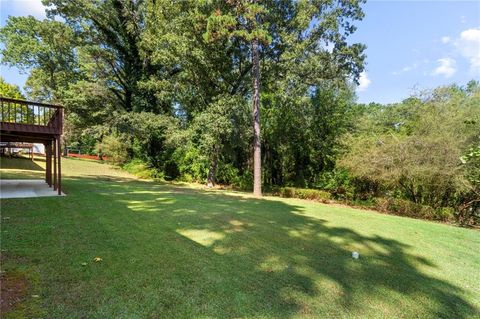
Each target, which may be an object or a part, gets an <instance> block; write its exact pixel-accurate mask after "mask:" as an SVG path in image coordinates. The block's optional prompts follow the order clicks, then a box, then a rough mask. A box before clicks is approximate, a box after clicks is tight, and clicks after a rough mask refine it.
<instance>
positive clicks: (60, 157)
mask: <svg viewBox="0 0 480 319" xmlns="http://www.w3.org/2000/svg"><path fill="white" fill-rule="evenodd" d="M57 157H58V174H57V176H58V183H57V190H58V195H62V160H61V159H62V145H61V143H60V136H58V137H57Z"/></svg>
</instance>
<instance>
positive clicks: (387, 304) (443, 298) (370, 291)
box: [63, 178, 477, 318]
mask: <svg viewBox="0 0 480 319" xmlns="http://www.w3.org/2000/svg"><path fill="white" fill-rule="evenodd" d="M65 188H66V189H67V191H68V192H69V193H70V196H69V198H68V200H69V201H73V202H75V201H79V202H81V201H83V200H85V198H84V197H83V194H85V193H86V192H88V193H89V194H91V196H90V197H89V200H90V201H91V202H93V201H96V202H97V205H98V206H99V207H102V208H103V209H102V210H101V211H97V212H94V210H95V209H97V210H98V207H95V206H92V212H91V215H86V214H82V218H85V219H86V221H87V223H90V224H91V225H93V224H95V227H96V228H95V236H103V237H100V240H101V242H102V245H105V242H106V243H111V244H110V246H108V247H107V248H100V247H98V248H97V250H98V251H101V249H104V250H105V251H104V252H103V256H105V259H109V258H110V259H112V260H116V261H117V262H118V263H122V264H121V266H120V265H111V266H109V267H112V268H110V269H109V268H108V267H106V268H105V270H104V271H105V272H104V273H103V274H102V277H100V278H102V280H100V281H99V280H98V279H97V280H96V282H95V284H96V289H95V290H92V291H91V293H92V294H94V295H95V294H97V295H98V297H100V296H101V298H103V299H101V298H99V300H103V301H102V302H103V303H115V304H117V303H118V306H117V307H124V308H128V309H129V310H128V311H130V315H132V316H133V315H134V314H135V313H136V311H139V312H140V311H143V314H146V315H149V316H152V317H165V318H168V317H172V316H175V317H202V316H203V317H215V318H237V317H269V318H291V317H294V316H306V317H431V318H440V317H442V318H466V317H470V316H475V314H476V311H477V309H475V308H474V306H472V305H471V304H470V303H469V302H468V301H467V300H465V299H464V298H463V297H462V294H463V291H462V290H461V288H459V287H456V286H454V285H452V284H451V283H449V282H446V281H443V280H440V279H437V278H434V277H432V276H429V275H427V274H425V273H424V272H423V271H421V270H420V268H421V269H426V268H428V267H436V265H435V264H433V263H432V262H430V261H429V260H427V259H425V258H422V257H421V256H416V255H413V254H411V253H409V250H410V248H411V247H410V246H408V245H406V244H405V243H401V242H399V241H397V240H393V239H389V238H384V237H382V236H379V235H372V236H366V235H362V234H360V233H359V232H357V231H355V230H353V229H350V228H346V227H335V226H331V225H329V222H328V221H326V220H324V219H321V215H320V216H319V217H320V218H313V217H310V216H307V215H305V214H304V208H303V207H301V206H295V205H290V204H287V203H285V202H283V201H280V200H278V201H277V200H265V199H254V198H248V197H242V196H232V195H225V194H219V193H212V192H208V191H197V190H192V189H182V188H178V187H172V186H168V185H158V184H154V183H149V182H141V181H136V182H133V183H113V182H112V183H98V181H96V180H92V179H84V178H78V179H72V178H71V179H69V180H68V181H66V183H65ZM86 205H88V203H86ZM367 218H368V217H367ZM82 224H83V223H82ZM87 227H88V226H86V225H85V228H84V229H83V228H82V232H83V236H84V238H86V240H88V238H89V236H93V235H92V234H91V233H89V232H90V230H89V229H87ZM99 229H101V231H99ZM92 231H93V230H92ZM99 232H100V235H99V234H98V233H99ZM63 240H65V239H63ZM97 240H99V239H98V238H97ZM99 245H100V244H99ZM352 250H357V251H360V252H361V258H360V259H359V260H353V259H352V258H351V252H352ZM109 254H110V255H111V256H109ZM86 282H88V281H85V282H84V284H86ZM70 284H71V285H75V284H78V283H75V282H71V283H70ZM111 287H122V288H121V289H122V290H123V291H122V292H121V291H119V290H112V289H111ZM70 288H71V287H70ZM65 289H69V287H68V286H67V287H65ZM125 292H128V293H125ZM109 294H110V297H111V299H108V295H109ZM66 295H67V296H68V294H66ZM121 295H122V296H123V297H122V296H121ZM71 297H72V298H73V297H75V298H78V296H75V295H71ZM66 298H68V297H66ZM139 300H141V302H139ZM71 303H72V307H81V306H82V303H81V302H77V301H73V300H72V301H71ZM83 306H85V305H83ZM99 307H106V306H105V305H99ZM110 307H113V306H111V305H110ZM91 311H92V312H93V313H90V315H92V314H95V311H98V309H96V310H94V309H92V310H91ZM118 311H120V310H118ZM128 311H127V310H125V309H123V310H122V312H121V313H123V314H128V313H129V312H128ZM99 313H100V312H99ZM99 313H97V314H99ZM119 313H120V312H119ZM110 315H112V316H113V315H115V314H114V313H110ZM94 316H95V315H94Z"/></svg>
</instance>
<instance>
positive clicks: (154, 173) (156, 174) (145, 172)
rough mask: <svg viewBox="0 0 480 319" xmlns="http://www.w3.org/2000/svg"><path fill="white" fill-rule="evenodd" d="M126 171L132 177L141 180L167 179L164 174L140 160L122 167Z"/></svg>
mask: <svg viewBox="0 0 480 319" xmlns="http://www.w3.org/2000/svg"><path fill="white" fill-rule="evenodd" d="M122 168H123V169H124V170H126V171H127V172H129V173H130V174H132V175H135V176H136V177H138V178H141V179H153V180H160V181H162V180H164V179H165V177H164V175H163V173H162V172H160V171H159V170H156V169H154V168H151V167H149V165H148V164H147V163H145V162H143V161H141V160H139V159H134V160H132V161H130V162H128V163H126V164H124V165H123V166H122Z"/></svg>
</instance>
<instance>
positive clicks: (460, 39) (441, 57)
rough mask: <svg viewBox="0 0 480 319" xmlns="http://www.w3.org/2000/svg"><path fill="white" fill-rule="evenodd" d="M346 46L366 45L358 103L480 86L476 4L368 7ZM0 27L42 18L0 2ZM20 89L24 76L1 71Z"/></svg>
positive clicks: (23, 6)
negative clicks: (21, 18) (19, 18)
mask: <svg viewBox="0 0 480 319" xmlns="http://www.w3.org/2000/svg"><path fill="white" fill-rule="evenodd" d="M364 11H365V14H366V16H365V18H364V20H363V21H361V22H359V23H357V26H358V30H357V32H356V33H355V34H354V35H353V36H352V37H351V39H350V41H351V42H361V43H365V44H366V45H367V47H368V48H367V66H366V71H365V72H364V73H363V74H362V77H361V84H360V86H359V87H358V88H357V95H358V98H359V102H362V103H368V102H379V103H393V102H398V101H401V100H403V99H404V98H406V97H408V96H409V95H410V94H412V93H413V92H415V91H418V90H424V89H429V88H434V87H436V86H439V85H446V84H451V83H457V84H460V85H464V84H466V83H467V82H468V81H469V80H471V79H476V80H480V1H375V0H373V1H369V2H367V4H366V5H365V6H364ZM0 13H1V14H0V25H4V23H5V20H6V18H7V17H8V16H9V15H29V14H31V15H33V16H35V17H37V18H44V17H45V14H44V10H43V8H42V5H41V1H40V0H0ZM0 74H1V75H2V76H3V77H4V78H5V79H6V80H7V81H8V82H10V83H14V84H17V85H19V86H20V87H23V85H24V83H25V80H26V78H27V76H26V75H24V74H23V75H22V74H19V72H18V70H17V69H15V68H7V67H5V66H1V69H0Z"/></svg>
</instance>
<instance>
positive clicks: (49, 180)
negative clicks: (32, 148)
mask: <svg viewBox="0 0 480 319" xmlns="http://www.w3.org/2000/svg"><path fill="white" fill-rule="evenodd" d="M45 159H46V161H47V165H46V175H47V184H48V186H49V187H52V141H49V142H47V143H46V146H45Z"/></svg>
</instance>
